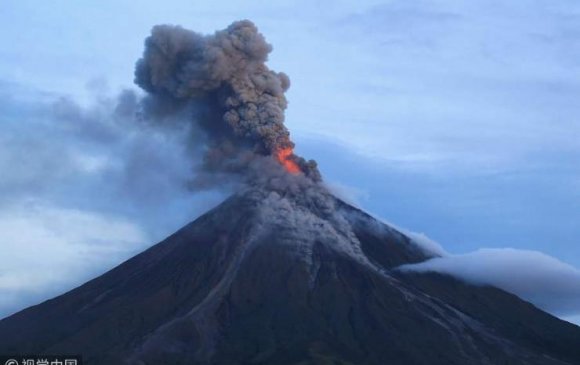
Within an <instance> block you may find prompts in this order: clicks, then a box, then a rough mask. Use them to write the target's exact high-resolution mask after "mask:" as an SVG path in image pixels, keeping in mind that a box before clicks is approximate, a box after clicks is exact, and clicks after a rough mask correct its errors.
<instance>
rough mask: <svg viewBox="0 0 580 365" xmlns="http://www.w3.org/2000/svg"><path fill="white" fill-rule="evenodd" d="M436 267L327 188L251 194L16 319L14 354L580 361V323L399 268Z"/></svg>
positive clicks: (7, 329) (11, 339)
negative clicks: (426, 264) (408, 265)
mask: <svg viewBox="0 0 580 365" xmlns="http://www.w3.org/2000/svg"><path fill="white" fill-rule="evenodd" d="M310 191H312V189H310ZM433 255H434V254H432V253H429V252H426V251H424V250H422V249H421V248H420V246H418V245H417V244H415V243H414V242H413V240H411V239H410V238H409V237H407V236H405V235H404V234H402V233H400V232H398V231H397V230H395V229H393V228H392V227H389V226H387V225H385V224H383V223H380V222H378V221H377V220H375V219H373V218H372V217H370V216H369V215H367V214H365V213H364V212H362V211H360V210H359V209H357V208H354V207H352V206H350V205H348V204H346V203H344V202H343V201H341V200H339V199H336V198H335V197H333V196H332V195H330V194H328V193H326V192H324V191H323V190H322V189H319V190H317V191H316V192H315V193H310V192H309V190H306V191H295V192H294V193H292V192H290V193H289V192H285V193H282V192H280V191H274V190H271V189H257V188H252V189H247V190H245V191H243V192H239V193H238V194H236V195H234V196H232V197H231V198H229V199H228V200H226V201H225V202H224V203H222V204H221V205H219V206H218V207H216V208H214V209H213V210H211V211H210V212H208V213H206V214H205V215H203V216H201V217H200V218H198V219H197V220H195V221H194V222H193V223H190V224H189V225H187V226H185V227H184V228H182V229H181V230H179V231H178V232H177V233H175V234H173V235H172V236H170V237H169V238H167V239H166V240H164V241H162V242H161V243H159V244H157V245H155V246H153V247H151V248H149V249H148V250H146V251H145V252H143V253H141V254H139V255H137V256H135V257H133V258H132V259H130V260H128V261H126V262H125V263H123V264H121V265H119V266H118V267H116V268H115V269H113V270H111V271H109V272H107V273H106V274H104V275H102V276H100V277H98V278H96V279H94V280H92V281H90V282H88V283H86V284H84V285H82V286H80V287H79V288H76V289H74V290H72V291H70V292H68V293H66V294H64V295H61V296H59V297H57V298H54V299H52V300H49V301H46V302H44V303H42V304H39V305H36V306H33V307H31V308H28V309H26V310H23V311H21V312H19V313H17V314H14V315H12V316H11V317H8V318H6V319H4V320H2V321H0V353H5V354H9V353H29V354H30V353H35V354H36V353H38V354H68V353H71V354H79V353H80V354H82V355H83V356H84V358H85V362H86V363H88V364H172V365H175V364H277V365H284V364H380V365H384V364H406V365H408V364H446V365H447V364H458V365H459V364H461V365H464V364H537V365H540V364H541V365H550V364H553V365H556V364H580V346H579V345H580V328H579V327H577V326H574V325H572V324H569V323H567V322H564V321H561V320H559V319H557V318H555V317H553V316H551V315H549V314H547V313H545V312H543V311H541V310H539V309H537V308H535V307H534V306H533V305H531V304H529V303H527V302H525V301H523V300H521V299H519V298H518V297H516V296H514V295H512V294H509V293H506V292H504V291H502V290H499V289H496V288H493V287H476V286H471V285H468V284H465V283H463V282H459V281H457V280H455V279H453V278H450V277H446V276H442V275H438V274H404V273H401V272H398V271H397V270H396V267H397V266H399V265H401V264H406V263H414V262H419V261H422V260H426V259H428V258H430V257H432V256H433Z"/></svg>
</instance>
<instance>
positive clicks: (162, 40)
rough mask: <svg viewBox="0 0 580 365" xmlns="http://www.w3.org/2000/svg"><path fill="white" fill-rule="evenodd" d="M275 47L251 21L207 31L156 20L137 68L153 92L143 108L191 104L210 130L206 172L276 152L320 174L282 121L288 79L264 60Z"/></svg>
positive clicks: (292, 167)
mask: <svg viewBox="0 0 580 365" xmlns="http://www.w3.org/2000/svg"><path fill="white" fill-rule="evenodd" d="M271 51H272V46H271V45H270V44H268V43H267V42H266V40H265V39H264V37H263V35H262V34H261V33H259V32H258V29H257V28H256V26H255V25H254V24H253V23H252V22H250V21H248V20H243V21H238V22H234V23H233V24H231V25H230V26H229V27H227V28H226V29H225V30H220V31H217V32H215V34H213V35H206V36H204V35H200V34H198V33H195V32H193V31H190V30H187V29H184V28H182V27H179V26H172V25H158V26H155V27H154V28H153V30H152V33H151V35H150V36H149V37H148V38H147V39H146V41H145V51H144V53H143V57H142V58H141V59H140V60H139V61H138V62H137V65H136V70H135V82H136V83H137V84H138V85H139V86H140V87H141V88H143V89H144V90H145V91H147V92H148V94H149V99H148V103H147V104H146V108H145V110H144V113H145V114H151V113H157V114H158V113H167V112H168V111H169V112H172V111H173V110H178V109H179V110H183V108H184V107H186V106H194V107H193V108H191V110H193V111H194V112H191V113H190V114H191V119H190V122H191V123H194V124H195V125H196V126H197V127H199V128H200V129H201V131H203V133H204V134H205V135H206V146H205V157H204V162H203V167H202V170H203V171H205V172H210V173H218V174H220V173H224V174H231V173H238V174H242V175H243V174H246V170H247V167H248V166H249V165H250V164H253V163H255V161H256V160H260V157H261V156H271V157H272V158H273V159H275V160H277V161H278V162H279V163H280V165H281V166H283V167H285V169H286V171H287V172H289V173H292V174H299V173H303V174H304V175H306V176H307V177H309V178H310V179H312V180H314V181H319V180H320V174H319V172H318V169H317V166H316V162H315V161H312V160H311V161H306V160H304V159H303V158H301V157H299V156H296V155H295V154H294V153H293V148H294V143H293V142H292V141H291V139H290V133H289V131H288V129H287V128H286V126H285V125H284V110H285V109H286V106H287V101H286V97H285V96H284V92H285V91H286V90H287V89H288V87H289V86H290V80H289V78H288V76H287V75H286V74H284V73H281V72H280V73H277V72H274V71H271V70H270V69H269V68H268V67H267V66H266V64H265V62H266V60H267V58H268V54H269V53H270V52H271Z"/></svg>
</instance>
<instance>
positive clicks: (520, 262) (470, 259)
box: [400, 248, 580, 318]
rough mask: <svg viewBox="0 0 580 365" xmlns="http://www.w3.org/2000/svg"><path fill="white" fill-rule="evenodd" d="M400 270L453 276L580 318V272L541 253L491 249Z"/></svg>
mask: <svg viewBox="0 0 580 365" xmlns="http://www.w3.org/2000/svg"><path fill="white" fill-rule="evenodd" d="M400 270H403V271H415V272H429V271H434V272H440V273H444V274H449V275H453V276H455V277H458V278H460V279H463V280H465V281H467V282H469V283H472V284H476V285H492V286H496V287H498V288H501V289H504V290H506V291H509V292H511V293H514V294H516V295H518V296H519V297H521V298H523V299H525V300H527V301H530V302H531V303H533V304H535V305H536V306H538V307H539V308H542V309H544V310H546V311H548V312H550V313H553V314H555V315H559V316H569V317H573V316H576V317H575V318H578V316H579V315H580V270H578V269H576V268H575V267H573V266H571V265H569V264H566V263H564V262H562V261H559V260H557V259H555V258H554V257H551V256H548V255H546V254H543V253H541V252H537V251H527V250H516V249H512V248H503V249H490V248H487V249H480V250H477V251H475V252H472V253H468V254H463V255H448V256H445V257H439V258H434V259H431V260H428V261H425V262H422V263H418V264H413V265H403V266H401V267H400Z"/></svg>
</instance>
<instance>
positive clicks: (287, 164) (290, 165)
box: [276, 148, 300, 174]
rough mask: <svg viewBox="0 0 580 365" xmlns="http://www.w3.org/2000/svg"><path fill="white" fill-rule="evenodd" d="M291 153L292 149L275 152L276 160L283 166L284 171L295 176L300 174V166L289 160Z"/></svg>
mask: <svg viewBox="0 0 580 365" xmlns="http://www.w3.org/2000/svg"><path fill="white" fill-rule="evenodd" d="M293 153H294V151H292V148H282V149H280V150H278V151H277V152H276V158H277V159H278V162H280V163H281V164H282V166H284V168H285V169H286V171H288V172H289V173H291V174H297V173H299V172H300V166H298V164H297V163H296V162H294V161H293V160H292V159H291V156H292V154H293Z"/></svg>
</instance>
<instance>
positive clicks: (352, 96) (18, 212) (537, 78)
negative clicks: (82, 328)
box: [0, 0, 580, 323]
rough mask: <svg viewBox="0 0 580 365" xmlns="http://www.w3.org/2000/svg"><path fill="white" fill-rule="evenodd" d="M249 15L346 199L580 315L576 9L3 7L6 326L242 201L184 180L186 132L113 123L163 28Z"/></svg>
mask: <svg viewBox="0 0 580 365" xmlns="http://www.w3.org/2000/svg"><path fill="white" fill-rule="evenodd" d="M238 19H250V20H252V21H253V22H254V23H255V24H256V25H257V26H258V27H259V29H260V31H261V32H262V33H263V34H264V35H265V36H266V39H267V40H268V42H270V43H271V44H273V46H274V51H273V52H272V54H271V55H270V58H269V62H268V65H269V67H270V68H271V69H273V70H276V71H283V72H285V73H287V74H288V75H289V76H290V79H291V87H290V90H289V91H288V93H287V98H288V100H289V107H288V110H287V113H286V124H287V126H288V128H289V129H290V130H291V133H292V136H293V139H294V140H295V142H296V144H297V152H298V153H299V154H301V155H303V156H305V157H307V158H314V159H316V160H317V161H318V163H319V166H320V169H321V171H322V173H323V176H324V179H325V181H326V182H327V183H328V185H329V186H331V187H332V189H333V190H334V191H335V192H336V193H337V194H339V195H340V196H342V197H344V198H345V199H347V200H349V201H351V202H353V203H354V204H356V205H358V206H360V207H362V208H364V209H365V210H367V211H369V212H371V213H372V214H373V215H375V216H376V217H379V218H381V219H383V220H385V221H388V222H391V223H392V224H395V225H396V226H397V227H402V228H404V229H406V230H410V231H414V232H419V233H422V234H424V235H426V236H427V237H429V238H430V239H431V240H434V241H436V242H438V243H439V244H440V245H441V246H442V247H443V248H444V249H445V251H446V253H447V254H446V255H445V256H444V257H443V258H441V259H440V260H439V261H437V262H431V263H429V264H428V266H429V268H430V269H433V270H439V271H444V272H448V273H452V274H455V275H458V276H462V277H465V278H467V279H468V280H471V281H472V282H476V283H491V284H492V285H497V286H500V287H502V288H504V289H506V290H510V291H512V292H515V293H516V294H518V295H520V296H522V297H524V298H526V299H528V300H531V301H533V302H534V304H536V305H538V306H540V307H542V308H544V309H546V310H549V311H550V312H551V313H553V314H555V315H558V316H561V317H562V318H565V319H568V320H571V321H575V322H576V323H580V270H579V269H578V268H580V242H578V240H579V239H578V237H580V224H578V222H580V209H579V207H580V169H579V168H578V161H579V159H580V103H579V102H578V99H579V98H580V21H579V20H580V3H578V2H577V1H571V0H522V1H517V2H506V1H499V0H497V1H492V0H475V1H452V0H445V1H436V0H433V1H422V0H394V1H357V2H353V1H312V0H310V1H300V0H299V1H285V0H284V1H276V2H272V1H244V2H241V1H231V0H230V1H221V0H216V1H212V2H207V1H191V0H188V1H181V0H179V1H170V0H167V1H163V2H156V1H140V2H135V1H127V0H122V1H118V0H116V1H109V0H103V1H86V2H82V3H81V2H72V1H63V0H54V1H50V2H46V1H26V0H18V1H16V0H7V1H5V2H3V4H2V11H1V12H0V42H1V43H2V44H3V45H4V46H3V47H1V48H0V257H2V258H3V263H2V265H1V266H0V317H3V316H6V315H9V314H11V313H13V312H14V311H17V310H20V309H22V308H24V307H26V306H28V305H31V304H35V303H37V302H39V301H42V300H45V299H48V298H50V297H51V296H54V295H57V294H60V293H62V292H64V291H66V290H69V289H71V288H73V287H75V286H76V285H79V284H81V283H83V282H84V281H86V280H87V279H90V278H92V277H94V276H95V275H98V274H100V273H102V272H104V271H106V270H107V269H110V268H112V267H114V266H115V265H117V264H119V263H120V262H122V261H123V260H125V259H127V258H129V257H131V256H132V255H134V254H135V253H137V252H140V251H141V250H143V249H144V248H145V247H148V246H150V245H151V244H154V243H156V242H158V241H160V240H162V239H163V238H164V237H166V236H167V235H169V234H171V233H172V232H174V231H175V230H177V229H178V228H180V227H181V226H183V225H184V224H185V223H187V222H189V221H191V220H193V219H194V218H195V217H197V216H198V215H199V214H202V213H203V212H204V211H206V210H207V209H209V208H210V207H213V206H215V205H216V204H218V203H219V202H220V201H221V199H223V198H224V195H223V194H222V193H219V192H206V193H200V194H191V193H190V192H188V191H187V190H186V189H184V188H183V186H184V181H187V179H188V178H190V177H191V176H190V174H191V171H190V169H189V168H188V166H189V165H188V160H187V158H186V156H185V154H184V151H183V150H182V149H181V148H180V147H179V146H180V144H179V138H180V136H179V135H178V134H176V135H167V134H164V133H159V131H155V130H145V131H144V130H139V129H136V128H134V126H128V125H114V124H113V123H111V120H110V115H109V114H108V112H109V110H110V107H111V105H112V103H113V100H114V99H115V98H116V97H117V95H118V94H119V93H120V92H121V91H122V90H124V89H127V88H129V89H136V86H135V85H133V69H134V65H135V61H136V60H137V59H138V58H139V57H140V56H141V53H142V51H143V40H144V38H145V37H146V36H147V35H148V34H149V32H150V29H151V27H152V26H153V25H156V24H179V25H182V26H183V27H185V28H189V29H192V30H195V31H198V32H201V33H211V32H213V31H215V30H217V29H222V28H224V27H226V26H227V25H229V24H230V23H231V22H232V21H235V20H238ZM474 262H475V263H477V265H475V267H476V269H473V270H469V268H473V267H474V265H472V264H473V263H474ZM416 269H420V270H423V269H425V267H421V268H416ZM490 272H493V273H496V274H497V273H499V274H497V275H496V274H494V275H489V274H488V273H490ZM538 275H539V277H543V278H546V280H543V281H542V280H540V282H542V283H543V284H542V285H537V287H536V288H532V289H533V290H531V289H530V288H529V283H530V282H538V280H537V278H538ZM510 276H515V277H517V278H520V279H521V280H519V279H518V280H519V281H518V280H515V279H514V280H511V281H510V280H507V281H506V277H510ZM560 284H561V285H560ZM550 288H552V289H553V288H557V290H556V291H550Z"/></svg>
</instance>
